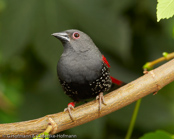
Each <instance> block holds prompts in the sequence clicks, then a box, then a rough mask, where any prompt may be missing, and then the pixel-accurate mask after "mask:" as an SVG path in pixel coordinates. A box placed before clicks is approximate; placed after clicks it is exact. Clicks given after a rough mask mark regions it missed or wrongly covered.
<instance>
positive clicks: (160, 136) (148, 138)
mask: <svg viewBox="0 0 174 139" xmlns="http://www.w3.org/2000/svg"><path fill="white" fill-rule="evenodd" d="M140 139H173V138H172V135H170V134H169V133H167V132H165V131H163V130H157V131H155V132H151V133H147V134H145V135H144V136H143V137H141V138H140Z"/></svg>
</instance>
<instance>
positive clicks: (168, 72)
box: [0, 59, 174, 137]
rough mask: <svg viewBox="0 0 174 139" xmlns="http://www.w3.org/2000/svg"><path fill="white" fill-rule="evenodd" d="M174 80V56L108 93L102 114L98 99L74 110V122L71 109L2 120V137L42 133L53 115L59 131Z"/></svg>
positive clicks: (81, 122)
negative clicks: (8, 121)
mask: <svg viewBox="0 0 174 139" xmlns="http://www.w3.org/2000/svg"><path fill="white" fill-rule="evenodd" d="M172 81H174V59H173V60H171V61H169V62H167V63H166V64H164V65H162V66H160V67H158V68H156V69H155V70H152V71H150V72H149V73H148V74H146V75H143V76H141V77H140V78H138V79H136V80H134V81H132V82H130V83H129V84H127V85H125V86H123V87H121V88H119V89H117V90H115V91H113V92H111V93H108V94H106V95H105V101H106V104H107V105H106V106H104V105H102V109H101V113H100V115H99V114H98V103H97V102H96V100H94V101H91V102H89V103H86V104H84V105H81V106H78V107H76V108H75V109H74V111H72V114H73V117H74V119H75V121H74V122H72V121H71V119H70V117H69V115H68V113H67V112H65V113H63V112H60V113H57V114H51V115H47V116H45V117H42V118H39V119H35V120H30V121H24V122H17V123H9V124H0V137H4V136H3V135H13V136H15V135H36V134H39V133H41V132H43V131H44V130H45V129H46V128H47V126H48V123H50V119H51V121H54V123H56V124H55V125H56V126H57V127H56V128H55V129H56V130H55V132H54V133H58V132H60V131H63V130H66V129H69V128H72V127H75V126H78V125H81V124H84V123H87V122H89V121H92V120H95V119H97V118H99V117H102V116H104V115H107V114H109V113H111V112H114V111H116V110H118V109H120V108H122V107H124V106H126V105H129V104H130V103H132V102H134V101H136V100H138V99H140V98H142V97H144V96H146V95H148V94H150V93H153V92H157V91H159V90H160V89H161V88H163V87H164V86H165V85H167V84H169V83H170V82H172ZM154 99H155V98H154ZM52 133H53V132H52Z"/></svg>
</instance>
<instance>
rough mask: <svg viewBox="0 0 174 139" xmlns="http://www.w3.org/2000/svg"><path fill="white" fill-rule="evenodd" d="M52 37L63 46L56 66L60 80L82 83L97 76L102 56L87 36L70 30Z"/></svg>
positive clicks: (54, 34)
mask: <svg viewBox="0 0 174 139" xmlns="http://www.w3.org/2000/svg"><path fill="white" fill-rule="evenodd" d="M52 35H53V36H54V37H56V38H58V39H59V40H60V41H61V42H62V44H63V46H64V51H63V54H62V55H61V57H60V59H59V62H58V66H57V74H58V76H59V78H60V79H62V80H65V81H66V82H77V83H78V82H81V83H84V82H86V81H90V80H93V78H94V79H95V78H96V76H99V71H100V70H101V67H102V54H101V53H100V51H99V49H98V48H97V47H96V45H95V44H94V42H93V41H92V39H91V38H90V37H89V36H88V35H87V34H85V33H84V32H82V31H79V30H76V29H70V30H66V31H62V32H58V33H53V34H52Z"/></svg>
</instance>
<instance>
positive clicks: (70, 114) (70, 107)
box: [64, 103, 74, 121]
mask: <svg viewBox="0 0 174 139" xmlns="http://www.w3.org/2000/svg"><path fill="white" fill-rule="evenodd" d="M71 110H74V106H73V105H72V104H70V103H69V104H68V107H67V108H65V109H64V112H66V111H68V113H69V116H70V118H71V120H72V121H74V118H73V116H72V113H71Z"/></svg>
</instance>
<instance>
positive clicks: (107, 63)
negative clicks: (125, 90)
mask: <svg viewBox="0 0 174 139" xmlns="http://www.w3.org/2000/svg"><path fill="white" fill-rule="evenodd" d="M102 60H103V62H104V63H105V64H106V65H107V66H108V67H109V68H110V67H111V66H110V65H109V62H108V61H107V60H106V58H105V57H104V55H102Z"/></svg>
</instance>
